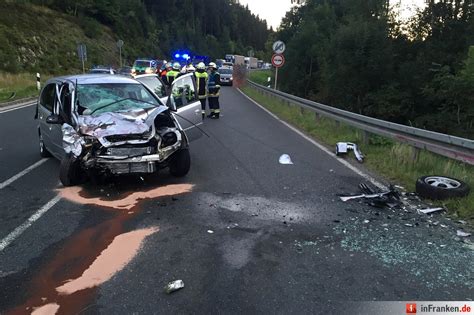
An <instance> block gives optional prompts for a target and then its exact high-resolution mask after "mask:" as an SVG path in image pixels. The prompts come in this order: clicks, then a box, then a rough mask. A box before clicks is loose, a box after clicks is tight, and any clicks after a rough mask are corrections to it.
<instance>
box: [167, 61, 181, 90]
mask: <svg viewBox="0 0 474 315" xmlns="http://www.w3.org/2000/svg"><path fill="white" fill-rule="evenodd" d="M180 71H181V65H180V64H179V62H175V63H174V64H173V68H172V69H171V71H168V72H167V73H166V81H167V82H166V83H167V84H168V85H169V86H171V84H173V81H174V80H176V78H178V77H179V76H180V75H181V73H180Z"/></svg>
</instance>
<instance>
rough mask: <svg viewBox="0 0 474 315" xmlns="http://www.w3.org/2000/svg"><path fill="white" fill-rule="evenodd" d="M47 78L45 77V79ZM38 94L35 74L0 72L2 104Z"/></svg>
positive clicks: (0, 99) (0, 98) (0, 100)
mask: <svg viewBox="0 0 474 315" xmlns="http://www.w3.org/2000/svg"><path fill="white" fill-rule="evenodd" d="M45 79H46V78H43V80H45ZM43 82H44V81H43ZM37 95H38V90H37V89H36V76H35V75H33V74H30V73H19V74H11V73H1V72H0V104H1V103H5V102H10V101H15V100H18V99H22V98H27V97H33V96H37Z"/></svg>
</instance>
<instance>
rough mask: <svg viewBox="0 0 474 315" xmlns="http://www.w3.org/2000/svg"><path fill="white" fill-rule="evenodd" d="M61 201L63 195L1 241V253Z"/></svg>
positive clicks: (49, 202) (55, 198) (51, 201)
mask: <svg viewBox="0 0 474 315" xmlns="http://www.w3.org/2000/svg"><path fill="white" fill-rule="evenodd" d="M60 200H61V195H57V196H56V197H54V198H53V199H51V200H50V201H48V203H46V204H45V205H44V206H42V207H41V208H40V209H39V210H38V211H36V212H35V213H34V214H33V215H31V216H30V217H29V218H28V220H26V221H25V222H24V223H23V224H22V225H20V226H18V227H17V228H16V229H14V230H13V231H12V232H11V233H10V234H8V235H7V236H6V237H4V238H3V239H2V240H1V241H0V252H2V251H3V250H4V249H5V248H7V247H8V246H9V245H10V244H11V243H13V242H14V241H15V240H16V239H17V238H18V237H19V236H20V235H21V234H23V233H24V232H25V231H26V230H27V229H28V228H29V227H30V226H31V225H33V223H34V222H36V221H37V220H38V219H39V218H41V217H42V216H43V215H44V214H45V213H46V212H48V210H49V209H51V208H52V207H54V205H56V204H57V203H58V202H59V201H60Z"/></svg>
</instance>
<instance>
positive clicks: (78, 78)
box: [46, 73, 140, 84]
mask: <svg viewBox="0 0 474 315" xmlns="http://www.w3.org/2000/svg"><path fill="white" fill-rule="evenodd" d="M66 81H72V82H77V84H100V83H107V84H120V83H121V84H125V83H128V84H140V83H139V82H138V81H135V80H134V79H132V78H128V77H124V76H118V75H112V74H92V73H91V74H78V75H70V76H61V77H56V78H52V79H50V80H48V82H46V84H49V83H52V82H56V83H58V82H61V83H62V82H66Z"/></svg>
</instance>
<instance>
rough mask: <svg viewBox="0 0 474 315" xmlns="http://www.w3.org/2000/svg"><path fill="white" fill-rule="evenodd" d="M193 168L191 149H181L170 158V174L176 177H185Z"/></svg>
mask: <svg viewBox="0 0 474 315" xmlns="http://www.w3.org/2000/svg"><path fill="white" fill-rule="evenodd" d="M190 168H191V155H190V154H189V149H181V150H179V151H177V152H176V153H174V154H173V156H172V157H171V160H170V174H171V175H173V176H176V177H184V176H186V175H187V174H188V173H189V169H190Z"/></svg>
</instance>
